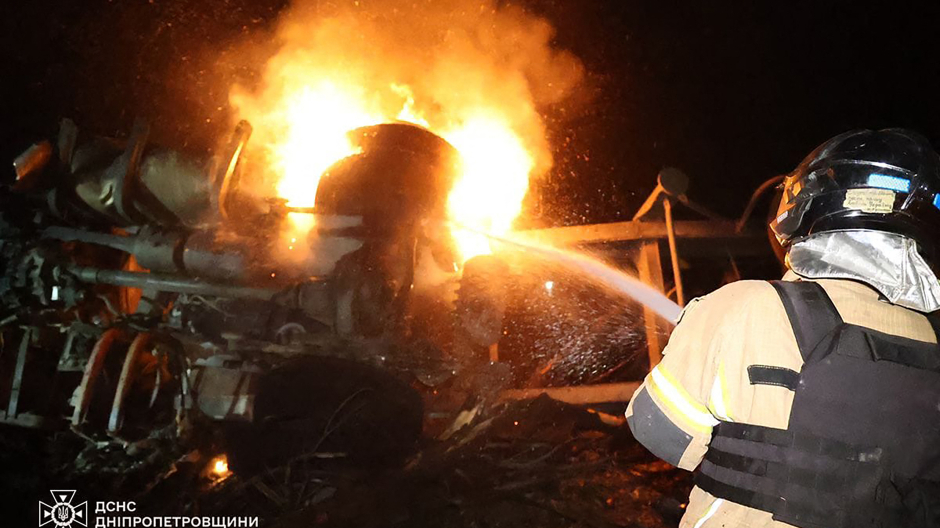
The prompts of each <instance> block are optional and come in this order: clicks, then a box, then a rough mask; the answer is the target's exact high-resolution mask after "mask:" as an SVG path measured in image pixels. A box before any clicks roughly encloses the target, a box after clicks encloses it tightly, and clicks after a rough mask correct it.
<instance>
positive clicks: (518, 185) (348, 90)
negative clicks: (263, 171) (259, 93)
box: [267, 72, 535, 260]
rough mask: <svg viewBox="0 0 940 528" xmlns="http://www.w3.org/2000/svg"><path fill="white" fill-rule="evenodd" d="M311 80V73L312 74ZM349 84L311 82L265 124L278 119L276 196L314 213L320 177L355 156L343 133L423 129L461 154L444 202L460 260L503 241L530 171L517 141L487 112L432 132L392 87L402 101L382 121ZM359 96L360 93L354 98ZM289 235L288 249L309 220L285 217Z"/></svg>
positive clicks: (272, 148) (410, 99) (400, 89)
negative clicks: (395, 124) (397, 126)
mask: <svg viewBox="0 0 940 528" xmlns="http://www.w3.org/2000/svg"><path fill="white" fill-rule="evenodd" d="M311 74H312V75H315V73H314V72H311ZM357 88H358V87H355V86H341V85H340V84H338V83H337V82H336V81H333V80H329V79H311V80H310V84H303V85H300V86H298V87H297V88H296V91H295V92H293V93H291V94H289V95H287V96H285V97H284V100H283V102H282V103H281V104H280V105H279V106H280V108H279V109H277V110H275V111H274V112H273V113H272V115H271V116H269V118H268V119H271V118H274V119H277V120H281V121H282V123H281V124H280V126H279V127H278V128H279V129H281V130H282V131H283V136H282V138H281V140H280V141H276V142H273V143H271V144H269V145H268V146H267V148H268V151H269V159H270V160H271V162H272V164H273V166H274V171H275V173H276V175H277V177H278V178H279V180H278V183H277V186H276V190H277V194H278V196H279V197H281V198H284V199H285V200H287V204H288V205H289V206H293V207H313V205H314V203H315V199H316V191H317V185H318V184H319V181H320V177H321V176H322V174H323V172H324V171H325V170H326V169H327V168H329V167H330V166H331V165H333V164H334V163H336V162H337V161H339V160H341V159H343V158H345V157H347V156H351V155H353V154H356V153H357V150H356V147H355V146H354V145H353V144H352V143H351V142H350V141H349V138H348V136H347V132H349V131H350V130H353V129H355V128H358V127H362V126H368V125H373V124H379V123H384V122H391V121H404V122H409V123H412V124H416V125H420V126H423V127H425V128H428V129H429V130H430V131H431V132H434V133H436V134H438V135H440V136H441V137H443V138H444V139H446V140H447V141H448V142H450V143H451V145H453V146H454V147H455V148H456V149H457V151H458V152H459V153H460V156H461V165H460V171H459V173H458V175H457V179H456V181H455V183H454V186H453V188H452V190H451V191H450V194H449V196H448V199H447V204H448V213H449V218H448V219H447V220H448V221H450V222H451V224H452V226H453V227H452V230H451V232H452V235H453V237H454V240H455V242H456V245H457V248H458V251H459V253H460V256H461V257H462V259H463V260H466V259H468V258H470V257H473V256H475V255H480V254H485V253H489V251H490V247H489V240H488V239H487V237H486V236H485V235H484V234H483V233H487V234H494V235H502V234H505V233H506V232H508V231H509V229H510V228H511V227H512V223H513V221H514V220H515V219H516V218H517V217H518V216H519V214H520V213H521V211H522V200H523V198H524V197H525V195H526V192H527V191H528V188H529V175H530V173H531V171H532V169H533V167H534V166H535V162H534V158H533V156H532V154H530V153H529V152H528V150H527V149H526V147H525V145H524V144H523V142H522V140H521V138H520V137H519V136H518V134H516V133H515V132H514V131H513V130H512V127H511V126H510V124H509V123H508V122H507V121H506V120H505V119H503V118H501V117H500V116H499V115H498V114H497V113H496V112H494V111H491V110H490V111H487V110H483V109H481V110H479V111H476V112H473V113H471V114H470V115H469V117H467V118H466V119H464V120H462V122H461V123H459V124H450V123H448V124H446V125H445V126H440V127H432V126H431V125H430V124H429V122H428V120H427V119H425V118H424V117H423V116H422V115H421V114H420V113H419V112H418V111H417V110H416V109H415V100H414V96H413V95H412V91H411V89H410V88H409V87H408V86H407V85H404V84H396V83H393V84H391V85H390V86H389V87H388V90H389V91H390V92H391V93H392V94H394V95H395V96H397V97H399V98H401V99H402V105H401V107H400V110H398V111H397V112H394V113H393V114H385V115H383V114H382V113H380V112H370V111H369V109H368V103H367V101H366V100H364V99H361V98H357V91H358V90H357ZM360 94H361V92H360ZM290 217H291V220H292V223H293V229H292V230H291V232H289V233H285V234H284V238H285V239H289V240H290V241H291V242H290V245H289V246H288V248H289V250H293V249H294V246H295V243H296V240H297V238H298V237H299V236H303V233H305V232H307V231H308V230H309V229H310V228H311V227H313V221H312V216H311V215H307V214H300V213H291V214H290Z"/></svg>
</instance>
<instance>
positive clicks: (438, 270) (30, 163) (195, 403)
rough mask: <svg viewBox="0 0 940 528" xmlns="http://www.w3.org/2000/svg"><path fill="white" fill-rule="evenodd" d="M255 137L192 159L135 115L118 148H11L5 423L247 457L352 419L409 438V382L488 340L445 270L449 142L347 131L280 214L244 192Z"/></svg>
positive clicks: (1, 388) (418, 132)
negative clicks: (209, 446) (339, 155)
mask: <svg viewBox="0 0 940 528" xmlns="http://www.w3.org/2000/svg"><path fill="white" fill-rule="evenodd" d="M250 134H251V127H250V125H249V124H248V123H246V122H242V123H240V124H239V125H238V126H237V127H236V130H235V132H234V134H233V135H232V137H231V140H230V141H229V142H228V144H227V145H226V146H225V148H224V149H221V153H220V154H217V155H216V156H214V157H212V158H211V159H208V160H199V159H195V158H192V157H187V156H185V155H183V154H181V153H179V152H175V151H173V150H168V149H164V148H161V147H158V146H155V145H152V144H151V143H150V142H148V127H147V126H146V125H145V124H143V123H137V124H135V127H134V129H133V131H132V133H131V134H130V137H129V138H127V139H126V140H115V139H110V138H103V137H94V136H89V135H87V134H85V133H84V132H83V133H79V130H78V128H77V127H76V126H75V125H74V124H73V123H72V122H71V121H69V120H65V121H63V122H62V125H61V129H60V132H59V135H58V138H56V139H55V141H54V143H53V142H46V141H44V142H41V143H37V144H35V145H33V146H32V147H30V148H29V149H28V150H27V151H26V152H24V153H23V154H22V155H21V156H19V157H18V158H17V159H16V161H15V163H14V167H15V169H16V182H15V184H13V185H11V186H9V187H8V188H5V189H4V190H3V193H2V196H0V211H2V212H0V253H2V255H3V257H2V260H0V297H2V299H3V306H2V314H0V330H2V334H0V337H2V349H0V422H2V423H4V424H9V425H16V426H22V427H29V428H37V429H46V430H63V429H67V430H71V431H73V432H74V433H76V434H78V435H81V436H83V437H85V438H87V439H90V440H92V441H94V442H96V443H97V445H103V444H108V443H111V444H116V445H118V446H128V445H131V444H133V443H134V442H135V441H138V440H140V439H142V438H147V437H150V436H153V435H155V434H157V432H158V431H159V432H160V433H159V434H162V435H164V436H167V435H168V436H169V437H170V438H171V439H173V440H174V441H176V440H178V439H181V438H182V437H184V436H185V435H186V430H187V428H189V427H192V425H193V424H202V426H205V427H210V428H213V427H214V428H218V429H220V430H222V431H225V432H228V433H234V434H229V435H228V438H229V441H228V445H227V446H226V447H227V449H229V451H230V455H233V456H234V457H235V458H236V460H235V462H236V463H242V464H244V465H245V466H250V465H251V464H257V463H264V462H266V461H268V460H267V459H266V458H265V457H260V460H259V457H258V456H257V455H258V453H260V452H263V453H269V454H271V456H288V455H289V454H290V453H291V452H297V450H298V449H304V448H305V447H304V446H305V445H306V447H308V448H309V447H310V446H309V444H310V443H316V442H318V441H322V433H323V428H324V424H326V427H327V428H329V427H333V428H334V429H336V428H337V427H335V424H337V423H341V422H343V420H345V419H347V418H348V419H349V420H350V423H351V422H356V421H358V423H359V424H360V425H362V426H363V427H366V430H367V432H368V434H369V435H381V436H379V437H375V436H372V438H371V440H373V441H372V442H370V444H371V445H373V446H375V445H379V446H384V447H383V448H382V449H407V447H402V446H408V445H409V443H410V442H413V441H414V439H415V438H416V437H417V436H418V435H419V434H420V431H421V427H422V419H423V413H422V411H421V399H420V397H419V395H418V394H417V393H416V392H415V391H414V390H413V389H412V385H416V384H417V385H420V383H421V382H423V383H424V384H428V385H433V384H434V383H436V382H437V381H439V380H441V379H445V378H447V377H449V376H452V375H453V374H454V373H455V372H456V371H458V370H459V369H460V367H461V361H462V358H464V359H465V358H466V356H467V353H466V351H467V350H471V349H472V350H477V349H482V350H485V349H486V347H487V346H489V345H490V344H491V341H493V340H495V339H498V332H496V333H495V334H494V332H493V330H492V327H493V325H494V324H495V325H498V324H500V323H499V321H498V320H496V321H495V322H493V321H492V319H493V317H489V320H488V319H487V316H486V312H487V310H486V309H485V307H484V308H480V307H479V306H477V305H475V304H474V303H473V302H469V301H467V300H466V299H465V300H464V304H465V306H466V308H465V309H464V310H463V312H462V313H463V315H462V319H463V321H464V322H465V323H466V324H463V325H462V328H463V330H458V331H457V332H454V331H453V328H454V324H453V323H454V320H455V318H454V314H455V313H457V312H460V310H459V309H458V308H455V297H456V295H455V292H456V291H457V284H458V280H459V278H460V277H459V269H460V266H458V260H457V257H456V256H455V250H454V244H453V241H452V240H451V238H450V237H451V235H450V232H449V231H448V230H447V229H444V228H442V227H441V218H443V216H444V205H445V197H446V192H447V189H448V188H449V185H450V180H451V178H452V177H453V170H454V167H455V163H456V158H457V154H456V151H455V150H454V149H453V147H451V146H450V145H449V144H448V143H447V142H445V141H444V140H443V139H441V138H439V137H438V136H436V135H434V134H432V133H431V132H428V131H427V130H425V129H423V128H420V127H417V126H412V125H406V124H397V123H395V124H381V125H376V126H371V127H366V128H362V129H357V130H354V131H352V132H350V138H351V139H352V141H353V143H355V145H356V146H357V147H358V153H357V154H354V155H352V156H349V157H347V158H345V159H342V160H340V161H339V162H337V163H336V164H334V165H333V166H332V167H331V168H330V169H329V170H328V171H327V172H326V173H324V175H323V177H322V180H321V182H320V185H319V191H318V193H317V202H316V206H315V207H314V208H296V207H291V206H289V205H287V203H286V202H285V201H284V200H282V199H276V198H271V197H270V196H265V195H264V194H263V193H258V192H257V190H256V189H255V188H253V186H252V185H250V180H251V178H252V172H251V167H250V163H249V162H247V161H246V156H245V153H246V151H247V148H246V147H247V144H248V140H249V136H250ZM298 223H305V224H306V225H307V226H310V225H312V227H311V228H310V229H309V230H300V231H298V230H296V224H298ZM292 226H293V227H292ZM285 233H288V235H287V236H288V237H289V238H288V239H285V238H284V237H285ZM290 233H294V234H290ZM296 233H300V234H296ZM468 268H469V266H468ZM483 268H485V266H483ZM468 280H469V281H470V282H471V283H474V281H473V279H472V278H468ZM475 283H479V280H477V281H476V282H475ZM471 289H472V288H471ZM477 289H479V288H477ZM457 304H458V305H459V304H460V301H457ZM477 304H479V303H477ZM480 314H482V315H480ZM478 315H480V316H479V317H478ZM497 315H498V313H497ZM458 319H460V318H458ZM496 319H498V317H496ZM481 321H482V322H481ZM458 327H461V325H459V324H458ZM455 335H456V336H457V337H456V342H455ZM461 350H463V352H461ZM484 353H485V352H484ZM351 379H354V381H349V380H351ZM370 398H371V402H370V404H371V405H365V406H363V405H359V401H358V400H361V399H366V400H368V399H370ZM353 408H354V409H355V410H356V411H357V413H355V414H356V415H355V416H352V415H353V414H354V413H352V412H351V410H352V409H353ZM347 411H349V412H347ZM343 413H346V414H349V415H350V416H348V417H343V416H340V415H342V414H343ZM390 417H392V418H390ZM390 419H393V420H394V427H387V426H384V425H383V424H388V423H389V420H390ZM357 434H362V430H360V431H359V432H358V433H357ZM331 440H335V441H342V440H343V438H342V435H341V434H339V433H336V434H333V435H332V437H331ZM374 440H381V441H379V442H376V441H374ZM390 446H391V447H390ZM259 448H262V449H259ZM366 451H367V454H374V453H368V451H369V450H366ZM265 456H267V455H265ZM239 458H241V460H238V459H239Z"/></svg>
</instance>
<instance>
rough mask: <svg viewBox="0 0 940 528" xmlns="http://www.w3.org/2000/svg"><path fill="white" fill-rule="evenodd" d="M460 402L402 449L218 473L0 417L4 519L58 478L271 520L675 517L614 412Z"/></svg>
mask: <svg viewBox="0 0 940 528" xmlns="http://www.w3.org/2000/svg"><path fill="white" fill-rule="evenodd" d="M621 407H622V406H621ZM469 415H470V414H469V413H467V414H464V415H463V416H464V418H465V419H464V420H463V421H462V423H465V425H464V427H463V428H461V429H459V430H457V431H456V432H452V433H451V434H450V435H448V434H447V433H443V434H439V435H438V437H437V438H435V439H433V440H432V439H424V440H422V443H421V445H420V446H418V449H417V451H416V453H415V454H412V455H410V456H409V457H408V458H407V459H405V460H404V461H389V460H378V459H375V460H370V461H367V462H364V461H362V460H358V461H355V463H353V462H351V461H350V460H348V459H347V458H346V454H345V453H342V452H324V451H311V452H306V453H303V454H301V455H299V456H296V457H294V458H292V459H291V460H289V461H288V462H286V463H284V464H282V465H280V466H278V467H275V468H271V469H266V470H264V471H260V472H255V473H253V474H238V473H232V474H229V475H228V476H226V477H225V478H219V477H217V476H213V475H211V474H209V473H207V472H206V466H207V464H208V463H209V459H210V457H211V454H212V450H213V449H214V448H213V446H212V445H211V443H207V442H203V444H202V445H201V446H200V447H199V448H197V449H194V450H191V451H183V450H180V449H179V448H178V447H174V446H173V445H172V444H171V443H167V444H165V445H164V446H163V448H160V445H159V442H160V440H159V438H157V436H156V435H155V436H154V438H153V439H152V442H154V443H153V444H151V445H147V446H145V449H151V450H152V454H150V455H147V456H140V453H136V454H135V453H131V455H128V454H127V453H126V452H125V451H121V452H120V453H116V454H115V453H112V455H114V456H108V454H107V453H106V452H102V451H101V450H100V449H98V450H96V449H93V448H92V446H89V445H85V446H84V447H83V446H82V445H81V444H82V443H83V442H85V441H84V440H81V439H78V440H76V439H75V438H70V435H69V434H62V435H59V436H58V437H55V438H54V439H53V441H51V442H50V441H49V440H50V437H48V436H38V435H35V434H34V433H29V434H20V433H13V432H11V431H9V430H4V431H2V434H0V442H2V443H3V446H2V448H3V449H2V450H0V464H2V467H3V468H4V470H3V476H2V480H0V486H2V487H0V492H2V493H3V496H4V497H6V498H7V499H10V500H11V502H10V504H11V505H14V508H13V509H12V510H11V509H10V508H8V509H7V511H8V512H9V513H10V514H13V518H14V519H22V523H20V522H15V521H14V522H13V523H11V524H10V526H20V525H22V526H32V525H34V522H35V515H36V513H35V511H36V501H37V500H41V499H42V498H43V497H44V496H46V495H47V492H46V490H48V489H62V488H65V487H67V488H68V489H73V488H74V489H77V490H78V493H79V496H80V497H81V498H82V499H83V500H84V499H89V500H134V501H136V503H137V506H138V512H141V513H142V514H152V515H164V516H166V515H190V516H212V515H218V516H242V515H244V516H257V517H259V519H260V525H261V526H265V527H276V528H300V527H308V526H317V527H321V526H322V527H409V528H412V527H413V528H418V527H425V526H427V527H435V528H447V527H513V528H516V527H520V528H524V527H530V526H531V527H540V528H551V527H556V526H557V527H563V526H564V527H614V526H626V527H637V528H638V527H644V528H653V527H665V526H676V525H677V524H678V521H679V518H680V517H681V515H682V512H683V508H684V507H685V501H686V498H687V496H688V491H689V488H690V487H691V475H690V474H688V473H686V472H683V471H679V470H676V469H675V468H672V467H670V466H668V465H667V464H665V463H663V462H660V461H657V460H656V459H655V458H654V457H653V456H652V455H650V454H649V453H648V452H647V451H646V450H645V449H643V448H642V447H641V446H640V445H639V444H638V443H637V442H636V441H635V440H634V439H633V438H632V436H631V435H630V432H629V429H628V428H627V427H626V426H625V425H623V424H622V423H620V424H617V423H615V424H614V425H609V424H608V423H605V421H607V422H611V421H612V420H611V418H612V417H613V418H614V420H613V421H616V416H615V415H607V414H605V413H599V412H597V411H596V410H594V409H586V408H583V407H577V406H572V405H568V404H564V403H560V402H557V401H555V400H552V399H549V398H548V397H545V396H543V397H540V398H537V399H534V400H526V401H518V402H510V403H508V404H499V405H495V406H491V407H490V408H488V409H484V408H482V406H481V407H478V408H477V409H476V413H475V414H474V415H473V417H472V419H467V417H468V416H469ZM602 418H604V419H605V420H604V419H602ZM441 437H446V439H441ZM70 449H80V450H81V452H80V455H79V456H77V457H73V455H70V454H69V453H70ZM115 456H117V458H115Z"/></svg>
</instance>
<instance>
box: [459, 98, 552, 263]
mask: <svg viewBox="0 0 940 528" xmlns="http://www.w3.org/2000/svg"><path fill="white" fill-rule="evenodd" d="M441 135H442V136H443V137H444V139H446V140H447V141H449V142H450V143H451V144H452V145H453V146H454V147H455V148H456V149H457V151H458V152H460V156H461V158H462V167H461V171H460V175H459V176H458V179H457V181H456V183H455V184H454V187H453V189H452V190H451V192H450V195H449V196H448V199H447V206H448V213H449V215H450V217H451V218H450V219H451V221H452V222H453V224H454V227H453V229H452V234H453V236H454V238H455V240H456V241H457V246H458V249H459V251H460V254H461V256H462V257H463V258H464V260H466V259H468V258H470V257H473V256H476V255H483V254H487V253H489V252H490V245H489V239H488V238H487V237H486V236H485V235H484V234H483V233H486V234H491V235H504V234H506V233H507V232H509V230H510V229H511V228H512V223H513V221H515V219H516V218H517V217H518V216H519V214H520V213H521V212H522V200H523V198H525V195H526V192H528V190H529V174H530V173H531V171H532V169H533V167H534V166H535V161H534V159H533V157H532V155H531V154H530V153H529V152H528V151H527V150H526V148H525V146H524V145H523V144H522V141H521V139H520V138H519V136H517V135H516V134H515V133H514V132H513V131H512V129H511V128H509V127H508V126H507V124H506V123H505V122H504V121H502V120H501V119H500V118H499V117H498V116H488V115H483V114H481V115H480V116H479V117H476V116H475V117H472V118H470V119H469V120H468V121H467V122H466V124H464V125H463V126H461V127H459V128H456V129H454V130H453V131H446V132H443V133H442V134H441Z"/></svg>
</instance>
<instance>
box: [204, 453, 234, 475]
mask: <svg viewBox="0 0 940 528" xmlns="http://www.w3.org/2000/svg"><path fill="white" fill-rule="evenodd" d="M209 473H210V474H211V475H212V476H213V477H214V478H219V479H221V478H225V477H228V476H229V475H230V474H231V471H229V468H228V457H227V456H225V455H219V456H217V457H215V458H213V459H212V460H211V461H209Z"/></svg>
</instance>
